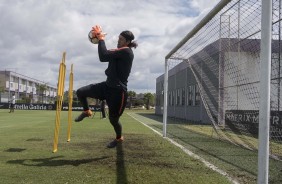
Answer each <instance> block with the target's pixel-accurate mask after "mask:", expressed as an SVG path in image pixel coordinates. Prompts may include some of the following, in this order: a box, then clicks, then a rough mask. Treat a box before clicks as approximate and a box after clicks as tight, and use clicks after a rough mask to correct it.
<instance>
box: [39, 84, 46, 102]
mask: <svg viewBox="0 0 282 184" xmlns="http://www.w3.org/2000/svg"><path fill="white" fill-rule="evenodd" d="M38 90H39V92H40V93H39V94H41V98H42V99H41V100H42V103H43V96H44V92H45V91H46V90H47V85H46V84H39V85H38Z"/></svg>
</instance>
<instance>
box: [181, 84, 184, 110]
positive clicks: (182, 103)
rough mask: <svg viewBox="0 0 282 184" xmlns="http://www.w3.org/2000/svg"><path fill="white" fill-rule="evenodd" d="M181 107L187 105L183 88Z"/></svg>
mask: <svg viewBox="0 0 282 184" xmlns="http://www.w3.org/2000/svg"><path fill="white" fill-rule="evenodd" d="M181 105H182V106H184V105H185V88H182V98H181Z"/></svg>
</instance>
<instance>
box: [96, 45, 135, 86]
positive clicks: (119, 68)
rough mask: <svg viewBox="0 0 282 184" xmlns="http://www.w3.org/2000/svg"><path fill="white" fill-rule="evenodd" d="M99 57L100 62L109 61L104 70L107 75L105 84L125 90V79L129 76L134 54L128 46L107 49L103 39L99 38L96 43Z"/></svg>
mask: <svg viewBox="0 0 282 184" xmlns="http://www.w3.org/2000/svg"><path fill="white" fill-rule="evenodd" d="M98 53H99V59H100V61H101V62H109V64H108V68H107V69H106V70H105V74H106V76H107V80H106V84H107V85H108V86H109V87H113V88H119V89H124V90H127V79H128V77H129V74H130V71H131V67H132V62H133V58H134V54H133V52H132V49H131V48H129V47H122V48H117V49H113V50H107V47H106V44H105V41H103V40H100V41H99V44H98Z"/></svg>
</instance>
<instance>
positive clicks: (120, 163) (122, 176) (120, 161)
mask: <svg viewBox="0 0 282 184" xmlns="http://www.w3.org/2000/svg"><path fill="white" fill-rule="evenodd" d="M116 151H117V153H116V154H117V160H116V174H117V184H120V183H128V181H127V175H126V170H125V165H124V153H123V148H122V144H118V145H117V147H116Z"/></svg>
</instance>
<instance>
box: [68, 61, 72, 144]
mask: <svg viewBox="0 0 282 184" xmlns="http://www.w3.org/2000/svg"><path fill="white" fill-rule="evenodd" d="M72 101H73V64H71V72H70V78H69V113H68V140H67V141H68V142H70V136H71V124H72Z"/></svg>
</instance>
